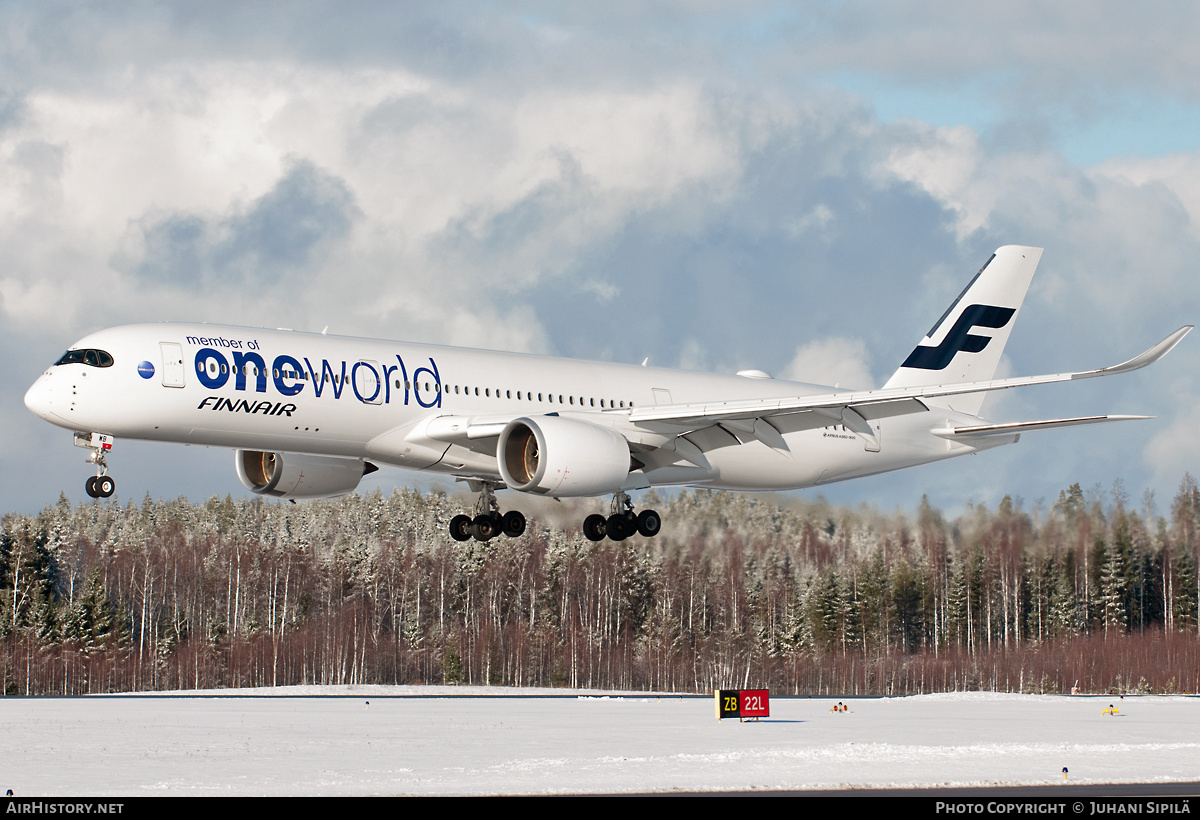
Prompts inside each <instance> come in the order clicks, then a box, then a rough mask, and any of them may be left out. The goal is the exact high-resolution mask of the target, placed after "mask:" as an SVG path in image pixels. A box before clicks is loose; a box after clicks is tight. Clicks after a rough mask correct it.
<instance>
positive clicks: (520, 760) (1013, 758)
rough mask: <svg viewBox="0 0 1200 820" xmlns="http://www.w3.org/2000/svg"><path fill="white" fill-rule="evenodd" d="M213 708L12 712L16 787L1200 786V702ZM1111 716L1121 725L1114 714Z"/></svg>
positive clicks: (635, 701) (495, 701)
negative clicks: (758, 711)
mask: <svg viewBox="0 0 1200 820" xmlns="http://www.w3.org/2000/svg"><path fill="white" fill-rule="evenodd" d="M198 694H201V693H188V694H187V695H183V696H180V695H179V694H178V693H172V694H170V695H157V696H119V697H90V698H0V726H2V727H3V729H2V731H0V789H9V788H11V789H12V790H13V792H14V793H15V795H16V796H18V797H29V796H52V795H63V796H66V795H92V796H108V795H119V796H131V795H154V794H173V795H182V794H188V795H351V794H353V795H368V794H382V795H390V794H541V793H562V792H566V793H610V792H628V791H676V790H685V791H693V790H734V789H739V790H740V789H811V788H844V787H881V786H901V787H915V786H942V785H955V786H971V785H996V784H1061V783H1062V782H1063V781H1062V774H1061V772H1062V769H1063V767H1064V766H1065V767H1067V768H1068V769H1069V770H1070V775H1069V776H1070V781H1071V782H1072V783H1123V782H1124V783H1128V782H1161V781H1192V780H1200V720H1198V718H1200V699H1197V698H1187V697H1127V698H1125V699H1124V700H1123V701H1122V700H1118V699H1117V698H1115V697H1053V696H1037V695H999V694H986V693H972V694H953V695H927V696H921V697H909V698H887V699H872V700H865V699H864V700H847V701H845V702H846V703H847V704H848V706H849V711H847V712H844V713H836V714H835V713H833V712H831V711H830V707H831V705H832V704H833V703H834V702H835V700H829V699H819V698H814V699H812V700H807V699H782V698H780V699H775V700H773V701H772V704H771V717H770V719H767V720H763V721H761V722H758V723H738V722H737V721H728V720H726V721H723V722H718V721H717V720H716V718H715V716H714V708H713V702H712V699H711V698H709V699H703V698H693V697H688V698H680V697H677V696H676V697H671V696H666V695H663V696H646V695H644V694H641V695H625V696H612V695H596V696H593V697H587V696H582V697H562V695H563V694H564V693H563V692H562V691H561V690H556V691H554V693H553V694H554V695H555V697H537V696H535V695H537V694H539V693H537V692H533V691H529V690H511V689H491V690H489V689H478V688H464V687H454V688H443V687H419V688H415V687H382V686H380V687H304V688H289V689H282V690H281V689H274V690H259V691H243V692H237V693H235V692H230V691H222V692H220V693H207V694H208V695H220V696H204V697H197V696H195V695H198ZM189 695H191V696H189ZM231 695H240V696H236V697H233V696H231ZM247 695H261V696H259V697H248V696H247ZM281 695H287V697H281ZM331 695H336V696H337V697H330V696H331ZM395 695H420V697H395ZM445 695H450V697H445ZM464 695H493V696H492V697H488V696H479V697H463V696H464ZM496 695H499V696H501V697H496ZM513 695H531V696H530V697H511V696H513ZM389 696H390V697H389ZM503 696H509V697H503ZM368 701H369V704H370V705H369V706H368V705H367V704H368ZM1110 703H1112V704H1115V705H1116V706H1117V707H1118V708H1119V710H1120V715H1119V716H1115V717H1113V716H1108V715H1104V714H1102V713H1101V712H1102V710H1103V709H1104V708H1105V707H1107V706H1108V705H1109V704H1110Z"/></svg>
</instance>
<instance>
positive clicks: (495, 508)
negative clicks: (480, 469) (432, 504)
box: [450, 481, 525, 541]
mask: <svg viewBox="0 0 1200 820" xmlns="http://www.w3.org/2000/svg"><path fill="white" fill-rule="evenodd" d="M524 532H525V516H524V515H522V514H521V513H519V512H517V511H516V510H509V511H508V512H506V513H501V512H500V505H499V504H498V503H496V485H495V484H492V483H490V482H486V481H485V482H484V483H483V488H482V489H481V490H480V492H479V500H478V501H477V502H475V517H474V518H472V517H471V516H469V515H456V516H454V517H453V518H451V519H450V537H451V538H453V539H454V540H455V541H466V540H467V539H468V538H472V537H473V538H474V539H475V540H476V541H490V540H492V539H493V538H495V537H496V536H497V535H499V534H500V533H504V534H505V535H507V536H508V537H509V538H516V537H518V536H520V535H521V534H522V533H524Z"/></svg>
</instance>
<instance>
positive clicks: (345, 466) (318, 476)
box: [234, 450, 379, 498]
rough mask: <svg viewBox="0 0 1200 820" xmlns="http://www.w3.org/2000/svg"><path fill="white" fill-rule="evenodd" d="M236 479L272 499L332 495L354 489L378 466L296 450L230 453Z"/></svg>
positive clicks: (330, 496)
mask: <svg viewBox="0 0 1200 820" xmlns="http://www.w3.org/2000/svg"><path fill="white" fill-rule="evenodd" d="M234 463H235V465H236V466H237V474H238V479H239V480H240V481H241V482H242V484H243V485H244V486H245V487H246V489H247V490H250V491H251V492H254V493H258V494H259V495H270V496H274V497H276V498H332V497H333V496H337V495H345V494H346V493H350V492H353V491H354V488H355V487H357V486H358V482H359V481H361V480H362V477H363V476H365V475H367V474H368V473H373V472H375V471H376V470H378V469H379V468H378V467H376V466H375V465H374V464H372V463H371V462H369V461H364V460H363V459H361V458H338V457H336V456H305V455H299V454H297V453H264V452H261V451H258V450H237V451H236V452H235V453H234Z"/></svg>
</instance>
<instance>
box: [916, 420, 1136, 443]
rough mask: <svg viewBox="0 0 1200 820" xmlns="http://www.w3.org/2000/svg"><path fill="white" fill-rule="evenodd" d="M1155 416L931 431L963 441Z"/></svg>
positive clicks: (987, 425)
mask: <svg viewBox="0 0 1200 820" xmlns="http://www.w3.org/2000/svg"><path fill="white" fill-rule="evenodd" d="M1152 418H1154V416H1080V417H1079V418H1074V419H1046V420H1045V421H1012V422H1007V423H1005V424H971V425H966V426H963V427H935V428H934V429H932V430H930V431H929V432H931V433H933V434H934V435H935V436H940V437H942V438H947V439H952V440H955V441H963V440H969V439H983V438H994V437H996V436H1012V435H1019V434H1021V433H1032V432H1034V431H1036V430H1056V429H1058V428H1060V427H1082V426H1083V425H1085V424H1103V423H1104V422H1106V421H1136V420H1139V419H1152Z"/></svg>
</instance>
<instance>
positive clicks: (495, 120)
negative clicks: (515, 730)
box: [0, 0, 1200, 511]
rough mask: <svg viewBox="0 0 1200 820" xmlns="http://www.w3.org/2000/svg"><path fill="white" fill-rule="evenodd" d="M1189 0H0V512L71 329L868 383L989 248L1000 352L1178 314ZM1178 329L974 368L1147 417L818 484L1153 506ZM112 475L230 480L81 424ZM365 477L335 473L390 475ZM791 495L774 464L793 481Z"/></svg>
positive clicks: (1043, 398) (1041, 401)
mask: <svg viewBox="0 0 1200 820" xmlns="http://www.w3.org/2000/svg"><path fill="white" fill-rule="evenodd" d="M1198 41H1200V10H1197V8H1196V7H1194V6H1193V5H1192V4H1181V3H1154V2H1150V3H1143V4H1138V5H1137V6H1136V8H1135V7H1134V6H1131V5H1129V4H1127V3H1115V2H1114V3H1109V2H1094V0H1088V2H1064V3H1059V4H1052V5H1050V6H1047V5H1046V4H1044V3H1032V2H1029V3H1026V2H1020V1H1019V0H1005V2H1003V3H998V2H983V3H972V4H963V3H959V2H931V1H930V0H924V2H921V3H901V2H871V3H859V2H811V3H804V2H797V3H750V2H738V3H721V2H705V3H670V2H659V3H655V2H644V1H643V2H636V3H621V2H609V3H604V4H599V3H597V4H591V5H587V6H584V5H582V4H557V3H537V2H528V3H511V4H493V3H455V2H443V3H438V4H418V3H412V4H396V5H394V6H391V7H388V6H387V5H385V4H380V3H375V2H370V3H367V2H363V3H353V2H339V3H319V2H308V3H304V2H289V3H286V4H284V3H272V4H267V3H246V2H238V3H232V2H229V3H226V2H213V3H203V4H177V5H166V4H160V3H153V2H121V3H91V4H79V3H52V2H25V3H20V2H17V3H6V4H4V5H2V6H0V350H2V351H3V354H4V355H3V356H2V357H0V374H2V377H3V379H4V384H5V385H7V387H6V388H5V389H4V391H3V393H2V394H0V420H2V422H3V424H4V428H5V430H6V432H7V434H8V435H7V436H6V439H7V441H8V445H7V446H6V447H5V448H4V451H3V456H2V457H0V458H2V459H3V466H4V469H3V471H2V472H0V508H2V509H3V510H20V511H34V510H37V509H40V508H41V507H42V506H44V505H46V504H48V503H52V502H54V501H55V500H57V498H58V495H59V493H60V491H64V490H65V491H66V492H67V494H68V496H69V497H71V498H72V499H73V500H74V499H80V498H83V497H84V495H83V481H84V479H85V478H86V477H87V475H88V470H89V469H90V468H88V467H87V466H86V465H85V464H84V463H83V458H84V455H85V452H84V451H83V450H79V449H77V448H74V447H72V445H71V440H70V439H71V437H70V433H69V432H67V431H64V430H61V429H59V428H55V427H52V426H50V425H48V424H46V423H44V422H42V421H40V420H39V419H37V418H35V417H34V416H32V415H31V414H30V413H28V411H26V409H25V408H24V406H23V404H22V401H21V398H22V395H23V393H24V391H25V389H26V387H27V386H28V385H29V384H30V383H32V382H33V380H34V379H35V378H36V377H37V375H38V373H39V372H41V370H43V369H44V368H45V367H46V366H47V365H48V364H49V363H51V362H52V361H54V359H55V358H57V356H59V355H60V354H61V353H62V351H63V350H65V349H66V348H67V347H68V346H69V345H70V344H71V343H72V342H73V341H75V340H76V339H78V338H79V337H81V336H83V335H84V334H85V333H87V332H90V331H92V330H96V329H99V328H103V327H108V326H112V325H117V324H122V323H127V322H141V321H158V320H193V321H196V320H198V321H207V322H225V323H238V324H249V325H257V326H268V327H276V326H285V327H294V328H297V329H308V330H320V329H321V328H323V327H325V326H329V329H330V332H331V333H344V334H348V335H359V336H371V337H381V338H391V339H405V340H415V341H430V342H439V343H448V344H457V345H464V346H481V347H495V348H502V349H508V350H519V351H529V352H537V353H549V354H556V355H564V356H577V357H586V358H591V359H602V360H611V361H621V362H640V361H641V360H642V359H643V358H645V357H647V356H649V357H650V360H651V362H652V363H654V364H657V365H662V366H678V367H683V368H688V369H703V370H715V371H720V372H733V371H736V370H738V369H744V368H758V369H762V370H766V371H768V372H770V373H773V374H775V375H777V376H781V377H783V376H786V377H791V378H798V379H803V380H806V381H814V382H823V383H832V382H840V383H841V384H844V385H862V386H876V385H879V384H882V383H883V382H884V381H885V380H886V379H887V377H888V376H889V375H890V373H891V372H892V371H893V370H894V369H895V367H896V366H897V365H898V364H899V362H900V361H901V360H902V359H903V358H904V357H905V355H907V353H908V352H909V350H911V348H912V347H913V346H914V345H915V344H916V343H917V342H918V341H919V340H920V338H921V336H922V335H923V334H924V333H925V331H926V330H928V328H929V327H930V326H931V325H932V324H933V322H934V320H936V318H937V317H938V316H939V315H940V314H941V312H942V311H943V310H944V309H945V307H946V305H948V304H949V303H950V301H951V300H952V299H953V298H954V297H955V296H956V295H957V294H958V292H959V290H960V289H961V288H962V287H963V285H964V284H965V283H966V282H967V281H968V280H969V279H970V277H971V276H972V275H973V274H974V272H975V271H976V270H977V269H978V268H979V266H980V265H981V264H982V263H983V262H984V261H985V260H986V259H987V258H988V256H989V255H990V253H991V252H992V250H994V249H995V248H996V247H997V246H999V245H1003V244H1009V243H1016V244H1029V245H1039V246H1042V247H1045V248H1046V251H1045V254H1044V256H1043V258H1042V263H1041V267H1040V269H1039V272H1038V275H1037V277H1035V279H1034V282H1033V285H1032V288H1031V290H1030V293H1029V297H1028V299H1027V301H1026V303H1025V307H1024V309H1023V311H1022V313H1021V316H1020V320H1019V321H1018V323H1017V326H1016V329H1015V331H1014V332H1013V335H1012V338H1011V340H1010V342H1009V345H1008V348H1007V353H1006V357H1005V360H1004V362H1003V363H1002V365H1001V370H1002V372H1003V373H1005V374H1008V375H1029V374H1035V373H1045V372H1057V371H1061V370H1073V369H1084V368H1090V367H1098V366H1103V365H1107V364H1112V363H1115V362H1118V361H1122V360H1124V359H1126V358H1128V357H1130V356H1132V355H1134V354H1136V353H1138V352H1141V351H1142V350H1143V349H1145V348H1146V347H1148V346H1149V345H1150V344H1152V343H1153V342H1156V341H1158V340H1159V339H1160V338H1162V337H1163V336H1165V335H1166V334H1167V333H1168V332H1170V331H1172V330H1174V329H1175V328H1177V327H1179V326H1180V325H1183V324H1190V323H1194V322H1196V321H1197V320H1198V319H1200V276H1198V273H1200V51H1197V49H1196V48H1195V44H1196V42H1198ZM1197 365H1200V339H1195V338H1189V339H1187V340H1186V341H1185V342H1184V343H1183V345H1181V346H1180V348H1179V349H1177V350H1176V351H1175V352H1173V353H1172V354H1171V355H1170V356H1169V357H1168V358H1166V359H1164V360H1163V361H1162V362H1161V363H1159V364H1158V365H1156V366H1155V367H1153V368H1150V369H1148V370H1145V371H1140V372H1138V373H1136V374H1132V375H1128V376H1121V377H1116V378H1113V379H1101V380H1096V381H1092V382H1087V383H1080V384H1071V385H1062V386H1056V387H1042V388H1029V389H1026V390H1024V391H1020V392H1017V391H1009V392H1007V393H1006V394H1004V395H1001V396H997V397H994V398H992V399H989V403H988V404H986V405H985V407H984V410H985V414H987V415H989V416H991V417H993V418H995V419H997V420H1002V421H1003V420H1017V419H1027V418H1051V417H1058V416H1063V415H1083V414H1091V413H1105V412H1115V413H1146V414H1152V415H1156V416H1158V417H1159V418H1158V419H1157V420H1155V421H1150V422H1137V423H1132V422H1131V423H1128V424H1120V425H1109V426H1106V427H1103V428H1092V429H1080V430H1068V431H1059V432H1051V433H1044V434H1040V435H1029V436H1026V437H1025V439H1024V441H1022V442H1021V443H1020V444H1019V445H1017V446H1016V447H1008V448H1003V449H1001V450H998V451H993V452H991V453H987V454H983V455H979V456H972V457H968V458H965V459H960V460H958V461H955V462H949V463H946V464H942V465H934V466H929V467H923V468H918V469H917V470H913V471H909V472H906V473H898V474H893V475H892V476H885V477H879V478H874V479H868V480H862V481H858V482H851V483H848V484H844V485H838V486H835V487H829V488H826V489H825V490H824V492H825V494H826V495H827V496H828V497H830V498H831V499H834V500H837V501H841V502H850V503H857V502H863V501H865V502H870V503H873V504H876V505H878V506H880V507H883V508H885V509H890V508H892V507H894V506H897V505H899V506H902V507H906V508H907V507H912V506H913V505H915V504H916V503H917V502H918V501H919V499H920V496H921V494H922V493H928V494H929V496H930V498H931V500H932V501H933V502H934V503H936V504H939V505H941V506H943V507H945V508H947V509H950V510H954V509H959V508H961V507H962V505H963V504H965V503H966V502H967V501H968V500H971V501H974V502H977V503H984V504H987V505H989V506H993V505H995V504H996V503H997V502H998V501H999V500H1000V498H1002V497H1003V496H1004V495H1005V494H1006V493H1012V494H1013V495H1016V496H1020V497H1022V498H1023V499H1024V500H1025V503H1026V506H1027V507H1028V508H1031V507H1032V506H1033V505H1034V504H1035V503H1036V502H1037V501H1038V499H1045V500H1046V501H1047V502H1052V501H1053V500H1054V498H1056V497H1057V494H1058V492H1059V490H1060V489H1062V488H1064V487H1066V486H1068V485H1069V484H1071V483H1073V482H1079V483H1080V484H1082V485H1083V486H1084V487H1085V488H1086V489H1092V488H1100V491H1101V492H1103V493H1106V494H1107V493H1110V492H1111V489H1112V487H1113V484H1114V482H1115V481H1117V480H1118V479H1119V480H1121V481H1122V482H1123V484H1124V487H1125V489H1126V491H1127V492H1128V493H1129V494H1130V496H1131V498H1132V499H1133V500H1134V501H1136V502H1137V503H1139V504H1140V502H1141V499H1142V495H1143V492H1144V491H1145V490H1153V491H1154V492H1155V493H1156V494H1157V497H1158V500H1159V506H1160V508H1162V509H1166V508H1168V507H1169V503H1170V498H1171V497H1172V496H1173V494H1174V492H1175V490H1176V488H1177V487H1178V485H1179V481H1180V479H1181V477H1182V476H1183V474H1184V472H1185V471H1192V472H1193V473H1196V472H1200V436H1198V435H1197V433H1196V430H1197V426H1198V425H1200V405H1198V402H1197V398H1198V397H1200V384H1198V383H1197V380H1196V379H1195V378H1193V373H1194V372H1195V371H1196V368H1197ZM110 465H111V469H112V472H113V474H114V475H115V476H116V478H117V480H118V496H119V498H124V499H129V498H133V499H135V500H140V499H141V498H142V496H144V495H145V493H146V492H150V493H151V494H152V495H154V496H162V497H167V498H174V497H176V496H179V495H186V496H188V497H189V498H192V499H202V498H205V497H207V496H210V495H212V494H214V493H219V494H222V495H223V494H225V493H226V492H234V493H235V494H238V493H241V492H242V490H241V487H240V485H239V484H238V482H237V479H236V477H235V475H234V471H233V458H232V455H231V454H230V453H229V452H227V451H218V450H205V449H198V448H183V447H177V446H169V445H146V444H139V443H136V442H118V443H117V447H116V449H115V451H114V455H113V457H112V458H111V459H110ZM412 480H413V479H412V477H411V476H410V475H408V474H405V473H402V472H399V471H393V470H384V471H382V472H381V473H377V474H375V476H372V477H371V478H370V479H368V481H366V482H364V485H363V486H364V487H365V488H367V489H370V488H371V487H374V486H382V487H384V488H385V489H386V488H389V487H390V486H392V485H394V484H404V483H407V482H410V481H412ZM809 492H810V493H811V492H812V491H809Z"/></svg>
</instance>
